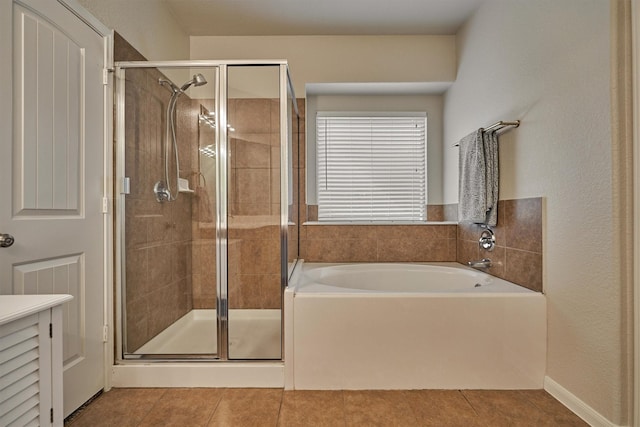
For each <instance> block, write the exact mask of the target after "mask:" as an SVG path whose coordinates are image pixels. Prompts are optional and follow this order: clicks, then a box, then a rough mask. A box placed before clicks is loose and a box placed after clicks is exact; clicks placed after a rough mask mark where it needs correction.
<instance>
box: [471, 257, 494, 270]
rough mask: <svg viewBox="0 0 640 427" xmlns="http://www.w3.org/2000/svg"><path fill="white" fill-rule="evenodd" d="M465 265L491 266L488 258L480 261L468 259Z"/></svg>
mask: <svg viewBox="0 0 640 427" xmlns="http://www.w3.org/2000/svg"><path fill="white" fill-rule="evenodd" d="M467 265H469V267H473V268H489V267H491V260H490V259H489V258H483V259H482V260H480V261H469V262H468V263H467Z"/></svg>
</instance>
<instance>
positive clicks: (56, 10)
mask: <svg viewBox="0 0 640 427" xmlns="http://www.w3.org/2000/svg"><path fill="white" fill-rule="evenodd" d="M0 28H2V29H1V30H0V31H1V33H0V58H1V61H0V72H1V73H0V76H1V81H2V96H0V233H6V234H10V235H12V236H13V237H14V239H15V243H14V244H13V245H12V246H10V247H5V248H0V293H3V294H52V293H65V294H71V295H73V297H74V299H73V300H72V301H70V302H68V303H66V304H65V305H64V308H63V323H64V324H63V348H64V350H63V352H64V412H65V416H66V415H68V414H69V413H71V412H72V411H73V410H75V409H76V408H78V407H79V406H80V405H81V404H82V403H84V402H85V401H86V400H87V399H89V398H90V397H91V396H92V395H94V394H95V393H97V392H98V391H100V390H101V389H102V388H103V387H104V369H103V363H104V350H103V325H104V323H105V322H104V318H103V317H104V279H103V277H104V276H103V273H104V262H103V260H104V256H105V254H104V253H103V252H104V251H103V243H104V241H103V239H104V237H103V218H102V215H103V214H102V211H101V206H102V204H101V203H102V197H103V179H104V166H103V164H104V163H103V161H104V159H103V157H104V156H103V148H104V141H103V139H104V104H103V102H104V97H103V84H102V70H103V68H104V54H103V52H104V43H103V38H102V37H101V36H100V35H98V34H97V33H96V32H94V31H93V30H92V29H91V28H90V27H88V26H87V25H86V24H84V23H83V22H82V21H81V20H80V19H79V18H77V17H76V16H75V15H74V14H73V13H71V12H70V11H69V10H67V9H66V8H65V7H64V6H62V5H61V4H60V3H58V2H57V1H53V0H24V1H23V2H18V1H15V0H14V1H11V0H0Z"/></svg>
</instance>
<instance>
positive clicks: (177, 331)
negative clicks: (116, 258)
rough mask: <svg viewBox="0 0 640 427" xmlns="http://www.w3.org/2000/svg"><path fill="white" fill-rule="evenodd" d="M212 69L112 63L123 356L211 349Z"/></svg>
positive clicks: (201, 353) (208, 352)
mask: <svg viewBox="0 0 640 427" xmlns="http://www.w3.org/2000/svg"><path fill="white" fill-rule="evenodd" d="M217 79H218V68H217V67H202V68H187V67H153V66H151V65H150V64H149V63H144V62H142V63H141V64H140V66H138V67H136V66H131V65H130V66H128V67H126V68H117V80H116V90H117V96H118V99H117V108H118V115H117V120H118V123H117V129H116V132H117V140H118V142H117V144H118V156H119V160H118V162H117V165H118V166H117V167H118V169H119V170H118V176H120V177H121V178H120V179H121V180H122V182H121V187H122V188H121V194H120V199H119V201H118V204H119V206H120V215H119V218H118V220H119V232H120V236H119V238H120V242H121V245H120V247H121V248H122V249H121V251H122V256H121V267H120V271H121V290H122V291H121V293H122V295H121V301H122V313H121V315H120V318H121V322H122V338H121V339H122V349H123V357H124V358H141V357H146V358H175V357H178V358H181V357H208V358H215V357H216V355H217V340H216V220H215V219H216V218H215V213H216V206H215V200H216V190H215V189H216V161H215V158H216V116H215V110H216V105H215V101H216V90H217V89H216V88H217Z"/></svg>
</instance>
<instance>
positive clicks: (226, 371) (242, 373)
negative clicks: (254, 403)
mask: <svg viewBox="0 0 640 427" xmlns="http://www.w3.org/2000/svg"><path fill="white" fill-rule="evenodd" d="M112 386H113V387H231V388H233V387H255V388H283V387H284V364H283V363H282V362H274V363H269V362H257V363H251V362H246V363H209V364H206V363H162V362H159V363H130V364H122V365H114V366H113V376H112Z"/></svg>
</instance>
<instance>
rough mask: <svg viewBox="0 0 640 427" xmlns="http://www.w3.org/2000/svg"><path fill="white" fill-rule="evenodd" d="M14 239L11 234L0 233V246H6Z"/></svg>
mask: <svg viewBox="0 0 640 427" xmlns="http://www.w3.org/2000/svg"><path fill="white" fill-rule="evenodd" d="M15 240H16V239H14V238H13V236H12V235H11V234H2V233H0V248H8V247H9V246H11V245H13V242H15Z"/></svg>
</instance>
